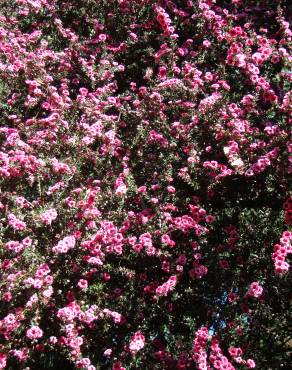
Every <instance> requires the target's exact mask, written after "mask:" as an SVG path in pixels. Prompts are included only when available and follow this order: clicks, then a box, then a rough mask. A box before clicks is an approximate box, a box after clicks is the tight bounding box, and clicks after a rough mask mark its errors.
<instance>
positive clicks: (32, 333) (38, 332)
mask: <svg viewBox="0 0 292 370" xmlns="http://www.w3.org/2000/svg"><path fill="white" fill-rule="evenodd" d="M26 336H27V338H29V339H31V340H34V339H39V338H41V337H42V336H43V331H42V329H40V328H39V327H38V326H32V327H31V328H30V329H28V330H27V331H26Z"/></svg>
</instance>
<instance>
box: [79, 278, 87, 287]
mask: <svg viewBox="0 0 292 370" xmlns="http://www.w3.org/2000/svg"><path fill="white" fill-rule="evenodd" d="M77 286H78V287H79V288H80V289H87V287H88V282H87V280H85V279H80V280H79V281H78V284H77Z"/></svg>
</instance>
